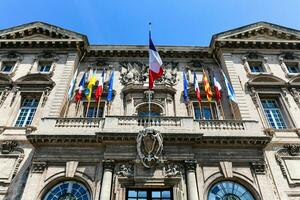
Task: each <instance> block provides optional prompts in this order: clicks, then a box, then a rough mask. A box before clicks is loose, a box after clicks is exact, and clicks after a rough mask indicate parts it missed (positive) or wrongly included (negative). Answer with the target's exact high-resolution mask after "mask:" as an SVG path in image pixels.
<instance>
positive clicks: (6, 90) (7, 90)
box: [0, 87, 10, 108]
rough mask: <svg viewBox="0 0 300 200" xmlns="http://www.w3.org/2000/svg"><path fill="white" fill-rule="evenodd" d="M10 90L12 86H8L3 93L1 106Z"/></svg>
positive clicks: (0, 101) (0, 99) (0, 100)
mask: <svg viewBox="0 0 300 200" xmlns="http://www.w3.org/2000/svg"><path fill="white" fill-rule="evenodd" d="M9 92H10V88H9V87H6V88H5V89H4V90H3V91H2V93H1V98H0V108H1V106H2V105H3V103H4V101H5V100H6V98H7V96H8V94H9Z"/></svg>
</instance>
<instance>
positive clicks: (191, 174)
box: [184, 160, 199, 200]
mask: <svg viewBox="0 0 300 200" xmlns="http://www.w3.org/2000/svg"><path fill="white" fill-rule="evenodd" d="M184 164H185V170H186V179H187V192H188V200H199V197H198V192H197V182H196V167H197V162H196V161H195V160H186V161H185V162H184Z"/></svg>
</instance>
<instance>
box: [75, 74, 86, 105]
mask: <svg viewBox="0 0 300 200" xmlns="http://www.w3.org/2000/svg"><path fill="white" fill-rule="evenodd" d="M85 79H86V72H84V74H83V75H82V78H81V80H80V82H79V85H78V87H79V89H78V91H77V93H76V95H75V100H76V102H77V103H78V102H79V101H80V100H81V96H82V91H83V90H84V85H85Z"/></svg>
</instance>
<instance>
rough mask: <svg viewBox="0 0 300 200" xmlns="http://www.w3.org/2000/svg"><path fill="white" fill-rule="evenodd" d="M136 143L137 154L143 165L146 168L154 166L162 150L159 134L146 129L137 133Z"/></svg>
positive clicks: (161, 139) (161, 140)
mask: <svg viewBox="0 0 300 200" xmlns="http://www.w3.org/2000/svg"><path fill="white" fill-rule="evenodd" d="M136 141H137V152H138V155H139V157H140V159H141V161H142V163H143V165H144V166H145V167H146V168H151V167H153V166H155V165H156V164H157V163H158V160H159V156H160V154H161V152H162V150H163V138H162V136H161V133H160V132H159V131H156V130H154V129H152V128H149V127H148V128H145V129H144V130H141V131H140V132H139V134H138V136H137V139H136Z"/></svg>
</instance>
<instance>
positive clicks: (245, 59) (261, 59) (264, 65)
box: [242, 55, 272, 76]
mask: <svg viewBox="0 0 300 200" xmlns="http://www.w3.org/2000/svg"><path fill="white" fill-rule="evenodd" d="M242 61H243V66H244V69H245V71H246V73H247V76H253V75H258V74H272V72H271V69H270V66H269V64H268V58H267V57H263V56H261V55H259V56H258V58H248V57H247V56H244V57H242ZM251 62H253V63H255V62H260V63H261V67H262V70H263V71H262V72H252V71H251V66H250V63H251Z"/></svg>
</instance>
